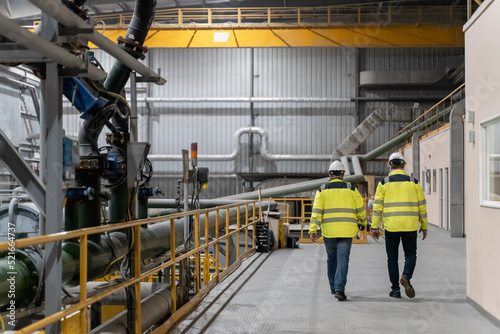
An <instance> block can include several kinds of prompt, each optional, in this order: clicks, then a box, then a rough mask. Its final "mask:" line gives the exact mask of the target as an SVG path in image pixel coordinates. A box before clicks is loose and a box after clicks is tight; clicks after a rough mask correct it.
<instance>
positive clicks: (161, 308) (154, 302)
mask: <svg viewBox="0 0 500 334" xmlns="http://www.w3.org/2000/svg"><path fill="white" fill-rule="evenodd" d="M176 292H177V300H180V297H181V296H180V295H179V294H180V289H177V290H176ZM171 312H172V292H171V289H170V288H165V289H163V290H160V291H159V292H157V293H155V294H153V295H151V296H149V297H147V298H146V299H145V300H143V301H142V303H141V333H144V332H145V331H147V330H148V329H149V328H150V327H152V326H154V325H155V324H156V323H158V321H160V320H161V319H163V318H166V317H167V316H169V315H170V314H171ZM89 333H90V334H97V333H99V334H120V333H123V334H128V333H130V332H129V328H128V324H127V311H126V310H125V311H123V312H121V313H120V314H118V315H116V316H115V317H114V318H112V319H111V320H109V321H107V322H105V323H103V324H101V325H100V326H98V327H96V328H94V329H93V330H91V331H90V332H89Z"/></svg>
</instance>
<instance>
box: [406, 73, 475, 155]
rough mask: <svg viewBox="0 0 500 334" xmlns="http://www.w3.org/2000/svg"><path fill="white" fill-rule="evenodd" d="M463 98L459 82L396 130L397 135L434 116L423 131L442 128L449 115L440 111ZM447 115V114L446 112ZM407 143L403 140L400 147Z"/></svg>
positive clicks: (463, 94)
mask: <svg viewBox="0 0 500 334" xmlns="http://www.w3.org/2000/svg"><path fill="white" fill-rule="evenodd" d="M463 98H465V83H463V84H461V85H460V86H458V88H456V89H455V90H454V91H453V92H451V93H450V94H448V95H447V96H446V97H445V98H443V99H442V100H441V101H439V102H438V103H436V104H435V105H433V106H432V107H430V108H429V109H427V110H426V111H425V112H423V113H422V114H421V115H420V116H418V117H417V118H415V119H414V120H413V121H412V122H410V123H409V124H407V125H406V126H405V127H404V128H402V129H401V130H399V131H398V132H397V134H398V135H400V134H402V133H403V132H405V131H407V130H409V129H410V128H412V127H414V126H416V125H418V124H420V123H422V122H426V121H431V120H430V118H435V121H432V122H431V123H429V124H428V125H426V127H425V129H423V131H425V132H426V133H427V134H428V133H430V132H432V131H439V130H440V129H444V128H446V127H445V123H448V121H447V119H448V117H449V116H445V115H440V114H442V111H444V110H446V109H448V108H451V107H452V106H454V105H455V104H456V103H457V102H459V101H461V100H462V99H463ZM448 115H449V114H448ZM410 139H411V137H409V139H408V140H410ZM406 144H407V143H405V142H403V143H402V144H401V145H400V147H403V146H404V145H406Z"/></svg>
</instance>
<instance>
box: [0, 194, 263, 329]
mask: <svg viewBox="0 0 500 334" xmlns="http://www.w3.org/2000/svg"><path fill="white" fill-rule="evenodd" d="M256 203H257V201H249V202H246V203H238V204H229V205H224V206H220V207H217V208H212V209H201V210H195V211H189V212H185V213H177V214H173V215H169V216H166V217H155V218H149V219H142V220H135V221H129V222H124V223H117V224H113V225H105V226H99V227H92V228H85V229H81V230H76V231H71V232H61V233H54V234H50V235H46V236H39V237H33V238H26V239H18V240H16V242H15V247H16V249H18V248H25V247H28V246H35V245H40V244H46V243H49V242H54V241H60V240H65V239H71V238H77V237H79V238H80V245H81V246H80V277H79V280H80V301H79V302H78V303H76V304H74V305H71V306H69V307H67V308H65V309H63V310H61V311H59V312H57V313H54V314H52V315H50V316H47V317H45V318H44V319H42V320H40V321H38V322H35V323H33V324H31V325H29V326H27V327H24V328H22V329H20V330H18V331H17V332H16V333H18V334H20V333H32V332H34V331H37V330H40V329H42V328H44V327H45V326H47V325H49V324H51V323H54V322H56V321H60V320H63V319H65V318H66V317H68V316H69V315H73V314H74V313H79V315H78V316H79V317H80V332H81V333H86V332H87V323H88V316H87V308H88V306H90V305H92V304H94V303H96V302H98V301H99V300H101V299H103V298H105V297H107V296H110V295H111V294H113V293H116V292H118V291H120V290H122V289H125V288H127V287H130V286H132V285H133V286H134V290H135V294H136V296H140V295H141V292H140V283H141V281H142V280H144V279H147V278H148V277H150V276H152V275H155V274H156V273H157V272H159V271H160V270H163V269H165V268H167V267H170V268H171V290H172V312H175V311H176V310H177V295H176V270H175V265H176V263H178V262H180V261H182V260H184V259H186V258H189V257H191V256H194V257H195V259H196V268H197V270H196V275H195V279H196V283H195V284H196V285H195V286H196V290H197V292H198V291H200V281H201V279H202V277H200V275H199V272H200V271H199V266H200V262H201V256H200V253H201V252H203V251H204V254H205V256H204V268H205V265H206V264H207V261H208V258H209V255H208V248H209V247H210V246H212V245H214V246H215V248H216V255H215V270H216V274H215V275H214V278H215V280H216V281H217V282H218V281H219V279H220V273H219V269H222V272H223V273H224V276H225V275H227V273H226V271H227V270H228V269H229V270H231V268H232V267H233V266H234V263H233V265H231V266H229V265H228V264H227V262H226V268H224V267H223V266H222V265H221V264H220V263H219V255H218V249H219V242H220V241H221V240H226V244H227V240H228V238H229V237H230V236H232V235H233V234H235V233H237V235H239V234H240V232H242V231H245V236H248V228H249V227H250V226H253V225H255V224H256V223H258V222H260V221H261V218H260V217H258V218H256V216H255V213H256V210H255V204H256ZM249 204H253V215H252V216H251V217H249V216H248V205H249ZM242 205H245V207H246V213H247V214H246V215H245V224H244V225H243V226H240V224H239V219H238V223H237V228H236V229H235V230H233V231H232V232H229V219H228V218H227V220H226V234H225V235H222V236H219V231H218V227H219V218H218V217H219V215H218V213H219V211H220V210H226V216H227V217H229V215H228V211H229V209H230V208H232V207H238V208H239V206H242ZM213 211H215V212H216V213H217V217H216V228H215V238H214V239H213V240H212V241H211V242H208V214H209V212H213ZM237 212H238V213H239V212H240V211H239V209H238V211H237ZM259 212H260V213H261V210H259ZM200 214H204V215H205V219H206V223H205V243H204V245H201V246H200V245H199V242H196V241H195V249H193V250H191V251H189V252H187V253H184V254H182V255H179V256H176V252H175V248H176V247H175V218H180V217H185V216H192V215H193V216H194V221H195V224H194V234H195V237H196V238H195V239H196V240H198V238H197V237H198V236H199V216H200ZM249 219H251V220H252V221H251V222H249ZM168 220H170V228H171V233H170V253H171V258H170V261H168V262H165V263H162V264H159V265H157V266H155V267H154V268H152V269H149V270H148V271H145V272H141V264H142V261H141V257H140V254H141V253H140V251H141V245H140V239H141V238H140V228H141V225H147V224H154V223H159V222H165V221H168ZM129 227H130V228H133V236H134V239H135V240H134V248H133V249H132V251H133V252H134V256H135V262H134V271H133V277H132V278H130V279H127V280H126V281H124V282H121V283H119V284H117V285H115V286H112V287H110V288H108V289H106V290H104V291H102V292H100V293H98V294H96V295H94V296H92V297H90V298H88V296H87V290H86V287H87V254H88V253H87V247H86V245H87V240H88V235H91V234H96V233H103V232H106V231H114V230H119V229H124V228H129ZM253 231H254V236H253V238H252V239H253V240H252V249H251V250H250V251H248V237H246V238H245V254H242V255H241V256H239V257H237V261H241V260H242V259H244V258H246V257H248V256H249V255H250V254H252V253H253V252H255V228H253ZM238 245H239V243H238ZM8 247H9V243H8V242H2V243H0V251H3V250H7V249H8ZM226 249H227V247H226ZM226 258H228V256H227V250H226ZM226 261H227V260H226ZM205 274H206V272H205V270H204V276H205ZM217 282H216V283H217ZM203 283H204V284H205V285H206V287H208V286H209V287H210V288H211V287H213V284H209V283H210V281H209V280H208V281H207V280H206V279H205V277H203ZM205 291H206V289H205ZM135 309H136V313H135V332H136V333H140V332H141V299H140V298H136V305H135Z"/></svg>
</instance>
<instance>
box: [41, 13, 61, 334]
mask: <svg viewBox="0 0 500 334" xmlns="http://www.w3.org/2000/svg"><path fill="white" fill-rule="evenodd" d="M41 24H42V30H41V35H42V36H41V37H42V38H43V39H44V40H46V41H51V42H53V41H57V36H58V34H59V30H58V29H59V28H58V23H57V21H55V20H54V19H52V18H51V17H50V16H48V15H47V14H45V13H42V23H41ZM41 85H42V96H43V113H44V114H45V117H46V122H47V123H46V126H47V127H46V129H40V136H46V143H47V161H46V168H47V170H46V174H45V176H46V188H47V194H50V196H47V197H46V201H45V222H46V223H45V233H46V234H52V233H58V232H61V231H62V222H63V215H62V203H63V198H62V174H63V168H62V136H63V130H62V80H61V79H60V78H59V73H58V64H57V63H56V62H49V63H47V65H46V76H45V80H42V82H41ZM45 130H46V131H45ZM43 262H44V273H45V284H44V286H45V316H46V317H48V316H50V315H52V314H54V313H57V312H59V311H61V306H62V305H61V297H62V290H61V287H62V259H61V241H58V242H54V243H49V244H46V245H45V251H44V257H43ZM45 333H47V334H57V333H61V322H59V321H58V322H54V323H52V324H50V325H48V326H47V327H46V328H45Z"/></svg>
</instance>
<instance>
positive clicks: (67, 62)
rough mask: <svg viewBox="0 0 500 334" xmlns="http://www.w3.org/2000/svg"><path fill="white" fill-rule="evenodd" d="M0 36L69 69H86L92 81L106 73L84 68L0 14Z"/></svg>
mask: <svg viewBox="0 0 500 334" xmlns="http://www.w3.org/2000/svg"><path fill="white" fill-rule="evenodd" d="M0 34H1V35H3V36H5V37H7V38H8V39H11V40H13V41H15V42H17V43H19V44H21V45H22V46H24V47H27V48H28V49H30V50H33V51H37V52H39V53H41V54H42V55H43V56H44V57H47V58H49V59H52V60H54V61H57V62H58V63H59V64H61V65H64V66H66V67H69V68H79V69H82V70H84V69H87V70H88V77H89V78H91V79H92V80H102V79H104V78H105V77H106V72H104V71H103V70H100V69H98V68H97V67H95V66H93V65H89V66H88V68H87V67H86V66H87V65H86V63H85V61H83V60H82V59H80V58H78V57H77V56H75V55H73V54H71V53H69V52H68V51H66V50H64V49H63V48H61V47H59V46H57V45H55V44H54V43H51V42H49V41H47V40H45V39H44V38H42V37H40V36H38V35H36V34H34V33H31V32H29V31H28V30H26V29H24V28H21V27H20V26H19V25H18V24H17V22H16V21H14V20H12V19H10V18H9V17H7V16H5V15H4V14H1V13H0Z"/></svg>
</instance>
